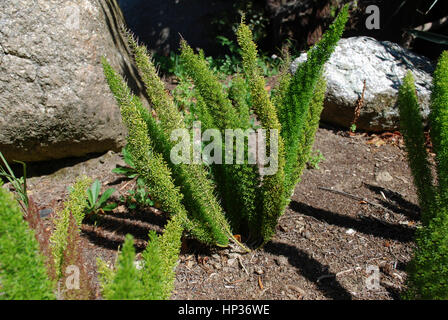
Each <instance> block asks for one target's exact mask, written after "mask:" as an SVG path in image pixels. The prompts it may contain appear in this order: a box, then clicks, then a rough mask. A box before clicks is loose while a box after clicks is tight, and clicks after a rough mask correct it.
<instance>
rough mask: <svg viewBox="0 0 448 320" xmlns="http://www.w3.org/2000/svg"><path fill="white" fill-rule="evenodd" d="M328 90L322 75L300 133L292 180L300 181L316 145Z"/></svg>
mask: <svg viewBox="0 0 448 320" xmlns="http://www.w3.org/2000/svg"><path fill="white" fill-rule="evenodd" d="M326 90H327V82H326V81H325V79H324V78H323V77H321V78H320V80H319V82H318V83H317V86H316V88H315V89H314V94H313V99H312V100H311V103H310V106H309V108H308V112H307V116H306V121H305V123H304V128H303V133H302V134H301V135H300V141H299V150H298V157H297V159H298V163H297V165H296V166H295V168H294V170H293V172H292V174H291V181H296V182H299V180H300V177H301V175H302V173H303V170H304V169H305V167H306V164H307V162H308V160H309V159H310V156H311V150H312V148H313V145H314V138H315V136H316V132H317V129H318V128H319V121H320V116H321V114H322V110H323V108H324V99H325V92H326ZM286 197H288V194H286ZM287 199H288V198H287Z"/></svg>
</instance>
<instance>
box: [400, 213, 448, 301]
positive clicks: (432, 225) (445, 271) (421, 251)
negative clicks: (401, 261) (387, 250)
mask: <svg viewBox="0 0 448 320" xmlns="http://www.w3.org/2000/svg"><path fill="white" fill-rule="evenodd" d="M415 244H416V246H417V248H416V249H415V252H414V258H413V259H412V260H411V262H410V263H409V265H408V269H407V272H408V279H407V286H408V291H407V292H406V293H405V295H404V298H405V299H411V300H414V299H422V300H447V299H448V211H447V210H446V209H445V208H440V209H439V211H438V215H437V216H436V217H435V218H433V219H432V220H431V221H430V222H429V224H428V225H427V226H424V227H422V228H419V229H418V231H417V234H416V242H415Z"/></svg>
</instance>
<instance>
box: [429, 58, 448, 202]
mask: <svg viewBox="0 0 448 320" xmlns="http://www.w3.org/2000/svg"><path fill="white" fill-rule="evenodd" d="M430 109H431V112H430V125H431V140H432V143H433V147H434V152H435V154H436V163H437V180H438V184H439V185H438V194H439V196H440V199H439V200H440V201H441V202H442V205H443V206H444V207H445V208H448V51H445V52H443V53H442V55H441V57H440V59H439V62H438V64H437V68H436V70H435V72H434V77H433V89H432V95H431V105H430Z"/></svg>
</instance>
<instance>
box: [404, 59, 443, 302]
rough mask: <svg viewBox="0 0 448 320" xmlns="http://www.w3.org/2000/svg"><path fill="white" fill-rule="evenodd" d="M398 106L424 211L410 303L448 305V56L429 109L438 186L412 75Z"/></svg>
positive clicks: (438, 70)
mask: <svg viewBox="0 0 448 320" xmlns="http://www.w3.org/2000/svg"><path fill="white" fill-rule="evenodd" d="M398 105H399V110H400V123H401V130H402V132H403V136H404V140H405V144H406V150H407V152H408V160H409V164H410V167H411V171H412V175H413V178H414V184H415V186H416V189H417V196H418V200H419V204H420V208H421V216H422V226H421V227H419V229H418V230H417V233H416V246H417V247H416V249H415V253H414V258H413V260H412V261H411V262H410V263H409V266H408V281H407V283H408V290H407V292H406V293H405V295H404V297H405V298H407V299H425V300H427V299H431V300H433V299H444V300H446V299H448V171H447V170H448V153H447V150H448V127H447V124H448V52H444V53H443V54H442V56H441V58H440V60H439V63H438V65H437V68H436V70H435V72H434V78H433V89H432V95H431V103H430V109H431V112H430V116H429V118H430V127H431V131H430V132H431V140H432V143H433V149H434V153H435V154H436V158H435V160H436V173H437V184H436V185H435V184H434V183H433V180H434V179H433V176H432V172H431V168H430V165H429V161H428V154H427V152H426V148H425V136H424V133H423V121H422V117H421V113H420V107H419V103H418V99H417V94H416V90H415V84H414V78H413V76H412V73H411V72H409V73H408V74H407V76H406V77H405V79H404V80H403V84H402V86H401V88H400V91H399V98H398Z"/></svg>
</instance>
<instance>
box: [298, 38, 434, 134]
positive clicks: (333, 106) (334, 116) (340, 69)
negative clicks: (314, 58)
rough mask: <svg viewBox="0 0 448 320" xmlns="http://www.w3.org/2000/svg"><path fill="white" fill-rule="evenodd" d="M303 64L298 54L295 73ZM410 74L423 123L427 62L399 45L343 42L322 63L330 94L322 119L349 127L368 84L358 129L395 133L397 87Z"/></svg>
mask: <svg viewBox="0 0 448 320" xmlns="http://www.w3.org/2000/svg"><path fill="white" fill-rule="evenodd" d="M303 61H306V54H302V55H301V56H300V57H299V58H297V59H296V60H295V61H294V62H293V63H292V65H291V71H292V72H295V70H296V69H297V66H298V64H299V63H301V62H303ZM408 70H410V71H412V73H413V74H414V77H415V80H416V88H417V94H418V97H419V100H420V105H421V106H422V114H423V117H424V119H425V121H426V119H427V116H428V114H429V101H430V94H431V83H432V72H433V71H434V67H433V65H432V64H431V62H430V61H429V60H428V59H427V58H425V57H423V56H419V55H417V54H415V53H413V52H411V51H409V50H406V49H404V48H402V47H400V46H399V45H397V44H395V43H391V42H387V41H384V42H380V41H377V40H375V39H373V38H369V37H353V38H347V39H341V40H340V41H339V44H338V46H337V48H336V50H335V52H334V53H333V55H332V56H331V59H330V61H329V62H328V63H327V64H326V65H325V77H326V79H327V82H328V90H327V94H326V98H325V106H324V110H323V112H322V120H323V121H324V122H328V123H331V124H335V125H338V126H343V127H349V126H350V124H351V122H352V121H353V115H354V109H355V107H356V102H357V100H358V98H359V97H360V96H361V94H362V90H363V81H364V80H366V92H365V97H364V100H365V104H364V107H363V108H362V110H361V116H360V118H359V120H358V122H357V128H359V129H363V130H367V131H385V130H397V129H398V128H399V112H398V106H397V98H398V89H399V87H400V84H401V81H402V79H403V78H404V76H405V75H406V73H407V71H408Z"/></svg>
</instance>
